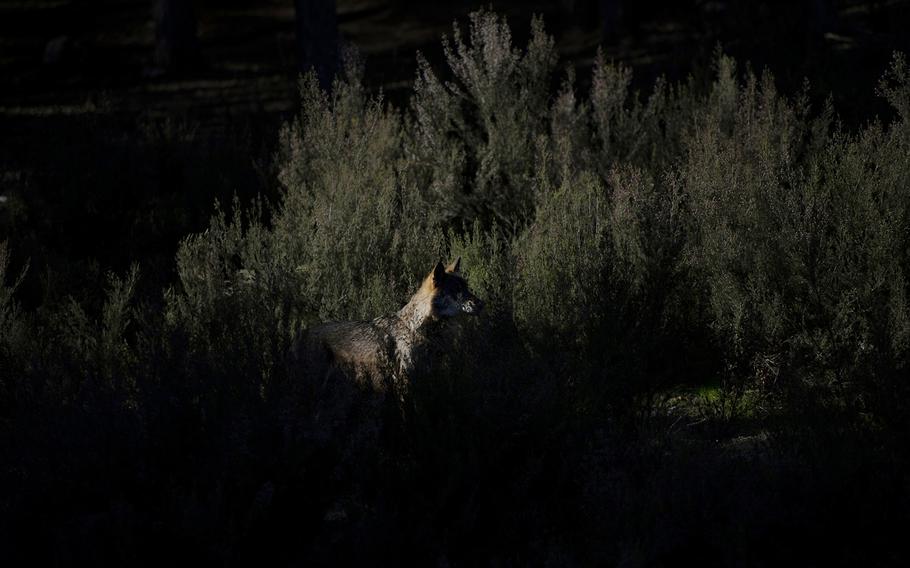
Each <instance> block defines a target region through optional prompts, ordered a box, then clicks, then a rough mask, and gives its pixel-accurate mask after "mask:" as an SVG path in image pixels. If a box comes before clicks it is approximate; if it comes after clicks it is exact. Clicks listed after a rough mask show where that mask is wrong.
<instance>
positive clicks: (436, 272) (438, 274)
mask: <svg viewBox="0 0 910 568" xmlns="http://www.w3.org/2000/svg"><path fill="white" fill-rule="evenodd" d="M445 278H446V269H445V267H444V266H443V265H442V263H441V262H437V263H436V266H435V267H433V285H435V286H439V285H440V284H442V281H443V280H445Z"/></svg>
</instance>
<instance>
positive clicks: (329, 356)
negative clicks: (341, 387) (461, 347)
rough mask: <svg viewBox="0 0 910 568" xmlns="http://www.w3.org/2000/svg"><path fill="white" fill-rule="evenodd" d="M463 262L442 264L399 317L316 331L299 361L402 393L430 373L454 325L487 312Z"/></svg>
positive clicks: (303, 346)
mask: <svg viewBox="0 0 910 568" xmlns="http://www.w3.org/2000/svg"><path fill="white" fill-rule="evenodd" d="M460 260H461V259H456V260H455V262H453V263H452V264H450V265H449V266H448V267H447V268H446V267H443V265H442V263H437V264H436V266H435V268H434V269H433V270H432V271H431V272H430V274H429V275H428V276H427V277H426V278H424V280H423V282H422V283H421V285H420V288H419V289H418V290H417V292H416V293H415V294H414V295H413V296H412V297H411V300H410V301H409V302H408V303H407V304H405V306H404V307H403V308H401V309H400V310H399V311H398V312H396V313H394V314H389V315H385V316H381V317H378V318H376V319H373V320H371V321H346V322H332V323H326V324H323V325H320V326H317V327H314V328H312V329H310V330H309V331H307V332H306V334H305V336H304V337H303V338H302V341H301V343H300V344H299V345H298V347H297V349H298V351H302V352H299V353H298V357H300V356H302V358H303V359H304V361H305V364H307V365H308V366H310V367H311V369H313V370H317V369H320V368H322V369H325V371H327V372H331V371H332V370H340V371H342V373H344V374H345V375H347V376H349V377H351V378H353V379H354V380H355V381H357V382H358V383H360V384H362V385H364V386H367V387H370V388H371V389H372V390H375V391H377V392H386V391H388V390H389V389H394V390H396V391H398V393H399V395H400V394H401V393H402V391H403V390H404V389H405V388H406V383H407V381H408V380H409V379H410V378H411V377H412V376H413V375H414V374H415V372H425V371H427V370H428V369H429V367H430V365H431V364H432V361H431V359H432V356H431V353H432V347H433V344H434V343H437V342H439V341H444V340H445V337H446V332H447V328H448V327H449V324H450V322H451V321H452V320H453V319H454V318H455V317H456V316H458V315H460V314H468V315H476V314H478V313H479V312H480V310H481V309H482V308H483V302H482V301H481V300H480V299H479V298H477V297H476V296H474V294H472V293H471V291H470V290H469V289H468V286H467V283H466V282H465V280H464V278H463V277H462V276H461V274H460V272H459V268H460Z"/></svg>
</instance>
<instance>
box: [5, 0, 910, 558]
mask: <svg viewBox="0 0 910 568" xmlns="http://www.w3.org/2000/svg"><path fill="white" fill-rule="evenodd" d="M446 41H447V43H446V56H447V62H448V65H447V66H446V67H445V68H444V69H433V68H431V66H430V65H429V64H428V63H425V62H422V63H421V65H420V67H419V70H418V74H417V78H416V81H415V84H414V92H413V96H412V98H411V101H410V104H409V106H408V107H407V108H404V109H396V108H393V107H391V106H390V105H388V104H386V103H385V102H383V100H382V98H381V96H379V97H377V96H373V95H370V94H369V93H367V92H365V90H364V88H363V87H362V83H361V81H360V79H359V76H360V70H359V69H358V67H357V63H356V61H351V62H349V63H348V65H347V71H346V73H345V75H344V77H343V78H341V79H338V80H337V81H336V82H335V85H334V88H333V90H332V92H331V93H329V94H327V93H325V92H323V91H321V90H320V89H319V87H318V84H317V82H316V81H315V79H314V78H313V77H312V76H310V77H304V78H303V79H302V81H301V99H302V105H301V110H300V113H299V116H298V117H297V118H296V119H295V120H293V121H291V122H290V123H288V124H286V125H285V126H284V127H283V128H282V129H281V132H280V135H279V137H280V138H279V144H278V151H277V152H276V154H275V156H274V159H273V164H272V166H271V169H269V172H270V173H269V175H273V176H274V177H275V179H276V180H277V182H278V185H279V186H280V189H279V190H278V191H276V192H274V194H268V195H264V196H262V197H261V198H254V199H236V200H234V201H233V202H231V203H224V204H222V206H219V207H217V208H216V213H215V215H214V217H213V218H212V219H211V222H210V224H209V226H208V228H207V229H206V230H205V231H203V232H200V233H196V234H191V235H189V236H187V237H186V238H185V239H184V240H183V241H182V243H181V245H180V248H179V251H178V253H177V258H176V273H177V279H176V282H175V283H174V284H173V285H171V286H168V287H167V288H166V289H165V290H164V292H163V297H162V296H161V295H160V294H151V293H141V294H140V293H137V290H138V289H142V290H148V288H142V280H143V279H144V278H147V276H146V275H145V272H144V267H143V265H142V263H141V259H140V262H139V264H138V265H136V266H135V267H134V268H133V269H131V270H128V271H126V272H125V273H122V274H111V275H110V276H109V277H108V278H107V285H106V292H105V296H104V299H103V301H97V302H93V301H90V300H85V301H81V300H80V299H78V298H75V297H62V298H61V297H59V295H49V296H47V299H46V301H44V302H42V303H41V305H39V306H37V307H35V308H31V307H28V308H26V307H23V306H22V304H21V301H19V300H18V299H17V297H18V295H19V294H20V293H21V292H22V290H21V288H19V285H20V283H21V282H22V277H23V273H21V272H19V271H13V270H10V269H9V268H8V267H9V266H10V262H9V260H10V256H11V255H12V256H13V258H15V255H16V254H17V253H16V238H15V235H14V236H13V238H11V239H10V242H9V243H7V244H4V245H2V247H0V282H2V288H0V455H2V462H0V466H2V467H0V483H2V486H3V487H4V491H3V493H2V496H0V511H2V517H0V544H2V545H3V546H4V548H5V549H6V550H13V551H14V555H15V556H18V557H20V558H23V559H26V558H27V559H32V560H33V561H34V560H35V559H38V560H55V561H57V562H59V563H69V562H71V561H73V560H79V559H83V560H94V561H99V562H111V563H114V562H116V563H118V564H131V565H132V564H157V563H161V562H165V561H169V560H171V559H173V558H175V556H174V555H176V554H179V555H180V556H179V558H181V559H187V560H193V559H196V560H199V561H203V562H206V563H212V562H219V563H241V562H244V561H249V560H253V559H261V558H263V557H269V558H274V559H276V560H278V561H281V562H282V563H292V564H297V563H305V562H306V561H310V560H315V561H324V562H328V561H330V560H335V561H337V560H339V559H343V560H351V561H356V562H362V563H372V562H380V561H382V562H388V563H401V562H404V561H409V560H410V561H413V560H416V561H419V562H421V563H430V564H436V563H454V564H466V565H472V564H474V563H475V562H476V561H477V560H478V559H484V560H485V561H490V562H494V561H495V562H497V563H500V564H518V565H525V564H538V563H539V564H548V565H556V566H561V565H578V564H583V565H589V564H595V563H596V564H601V563H611V564H617V563H624V564H626V565H654V564H661V563H674V564H676V563H679V562H681V561H684V560H687V559H688V560H698V561H701V562H702V563H708V564H718V565H727V564H744V565H753V564H754V565H763V564H781V563H795V562H808V563H811V564H828V563H829V562H834V563H837V564H856V563H861V562H862V563H874V564H889V563H890V564H898V563H900V562H901V560H902V559H906V556H907V553H906V552H905V551H904V550H902V548H901V547H904V546H906V545H905V544H904V543H903V542H901V541H900V540H895V537H897V536H898V535H901V534H902V533H903V530H905V529H906V528H907V526H908V525H907V522H908V515H910V513H908V511H910V478H908V474H907V471H908V470H907V465H908V460H907V458H908V453H907V447H910V446H908V444H910V408H908V404H910V397H908V395H910V392H908V390H910V383H908V381H907V357H908V347H910V304H908V299H910V298H908V290H907V283H906V278H907V277H908V275H910V68H908V65H907V63H906V61H905V59H904V58H903V57H902V56H898V55H896V56H895V58H894V61H893V63H892V65H891V67H890V68H889V69H888V70H887V71H886V73H885V75H884V78H883V79H882V81H881V84H880V85H878V86H877V90H878V92H879V93H880V94H881V96H883V97H885V98H886V99H887V101H888V102H889V103H890V104H891V105H892V107H893V109H894V111H895V112H894V117H893V119H890V120H889V121H888V122H887V123H883V122H882V121H880V120H873V121H871V122H869V123H868V124H867V125H865V126H864V127H862V128H860V129H858V130H855V131H853V130H849V129H847V128H845V127H843V126H841V125H840V124H839V122H838V120H837V114H836V112H835V110H834V109H832V108H831V106H830V105H826V106H822V107H820V108H814V107H813V106H812V105H810V102H809V98H808V96H807V95H806V94H805V93H797V94H795V95H792V96H787V95H783V94H781V93H778V92H777V90H776V89H775V84H774V79H773V77H772V76H771V74H770V73H768V72H764V73H762V74H761V75H759V76H757V75H755V74H754V73H753V72H752V71H751V70H749V69H748V68H746V69H740V68H738V67H737V65H736V63H735V62H734V61H732V60H731V59H730V58H728V57H726V56H724V55H723V54H722V53H720V52H718V53H717V55H716V59H715V71H716V73H715V76H714V78H713V81H712V82H710V84H700V83H699V82H698V81H696V80H695V79H692V80H690V81H688V82H686V83H683V84H668V83H667V82H664V81H658V82H657V83H656V84H655V85H654V87H653V89H652V90H651V91H650V92H647V93H644V94H641V93H637V92H633V91H632V90H631V89H630V83H631V71H630V70H629V69H627V68H625V67H623V66H622V65H617V64H614V63H611V62H607V61H604V60H603V59H599V60H598V61H597V62H596V65H595V68H594V72H593V77H592V79H591V88H590V92H587V93H580V92H578V89H576V87H575V84H574V77H573V75H572V73H568V74H567V76H560V74H559V73H558V72H557V70H556V63H557V58H556V54H555V51H554V46H553V41H552V39H551V38H549V37H548V36H547V35H546V33H545V32H544V30H543V25H542V23H541V22H539V21H535V22H534V23H533V30H532V34H531V40H530V42H529V44H528V45H527V46H526V47H525V48H523V49H519V48H518V47H516V46H514V45H512V41H511V38H510V31H509V28H508V27H507V26H506V24H505V22H504V21H503V20H501V19H500V18H499V17H497V16H496V15H494V14H491V13H486V12H483V13H477V14H474V15H473V16H472V18H471V21H470V25H469V27H468V29H467V30H464V31H460V30H459V29H458V28H456V29H455V32H454V34H453V35H452V37H450V38H448V39H447V40H446ZM869 88H870V89H874V88H876V87H875V86H872V85H870V86H869ZM180 143H183V142H180ZM455 255H461V256H462V257H463V266H464V268H463V270H464V271H465V273H466V276H467V278H468V281H469V282H470V284H471V287H472V289H473V290H474V291H475V292H476V293H477V294H478V295H479V296H480V297H481V298H483V299H484V300H486V301H487V303H488V310H487V313H486V314H485V316H484V317H482V318H478V319H477V320H476V321H471V322H467V323H465V324H464V325H465V328H466V329H465V330H464V331H465V333H463V334H462V340H461V341H460V342H459V343H457V344H455V345H453V346H452V349H451V350H450V352H449V354H448V356H447V357H446V358H445V360H444V361H443V360H440V361H438V365H437V368H436V371H435V372H434V373H433V375H432V376H427V377H421V380H420V381H419V382H416V383H415V384H413V385H412V389H411V391H410V394H409V400H408V401H407V406H406V408H405V412H404V413H403V415H402V414H400V413H398V412H397V411H390V409H389V408H385V407H381V408H377V407H376V405H374V404H372V402H371V400H372V399H370V398H369V397H363V398H362V399H358V401H357V402H356V403H355V404H354V405H353V406H352V405H349V404H346V403H345V404H342V403H341V402H340V401H341V399H339V398H337V397H335V396H334V392H333V390H332V389H329V388H326V386H325V385H324V384H321V382H320V381H319V380H318V378H319V377H312V376H309V375H308V374H307V370H306V369H301V368H298V367H296V366H294V365H293V364H290V363H289V360H288V357H287V352H288V348H289V346H290V345H291V343H292V342H293V340H294V338H295V337H296V335H297V334H298V333H300V330H301V329H304V328H305V327H307V326H308V325H311V324H312V323H314V322H317V321H324V320H333V319H365V318H370V317H373V316H376V315H379V314H382V313H384V312H389V311H392V310H395V309H397V308H398V307H400V306H401V305H402V304H403V303H404V301H406V300H407V298H408V296H409V294H410V293H411V292H412V291H413V289H414V287H415V285H416V283H417V282H418V280H419V279H420V278H421V277H422V276H424V275H425V274H426V273H427V272H428V271H429V269H430V267H431V266H432V265H433V263H434V262H436V260H439V259H443V258H451V257H454V256H455ZM18 264H22V261H21V260H20V261H18ZM87 297H88V296H87ZM376 415H378V416H381V417H382V418H383V420H382V424H383V426H382V428H379V429H376V428H373V427H372V425H373V424H375V420H374V418H375V416H376Z"/></svg>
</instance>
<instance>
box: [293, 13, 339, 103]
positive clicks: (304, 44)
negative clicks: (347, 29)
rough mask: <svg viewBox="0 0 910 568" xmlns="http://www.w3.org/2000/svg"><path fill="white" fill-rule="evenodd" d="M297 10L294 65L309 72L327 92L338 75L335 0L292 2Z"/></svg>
mask: <svg viewBox="0 0 910 568" xmlns="http://www.w3.org/2000/svg"><path fill="white" fill-rule="evenodd" d="M294 7H295V9H296V11H297V65H298V68H299V69H300V71H301V72H307V71H309V70H310V69H313V70H314V71H315V72H316V77H317V78H318V79H319V84H320V85H321V86H322V88H323V89H325V90H327V91H328V90H330V89H331V87H332V80H333V79H334V78H335V73H337V72H338V60H339V55H338V17H337V15H336V13H335V0H294Z"/></svg>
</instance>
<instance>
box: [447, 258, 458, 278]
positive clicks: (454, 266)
mask: <svg viewBox="0 0 910 568" xmlns="http://www.w3.org/2000/svg"><path fill="white" fill-rule="evenodd" d="M446 272H454V273H456V274H457V273H459V272H461V257H460V256H456V257H455V260H453V261H452V264H450V265H449V266H448V268H446Z"/></svg>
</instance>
